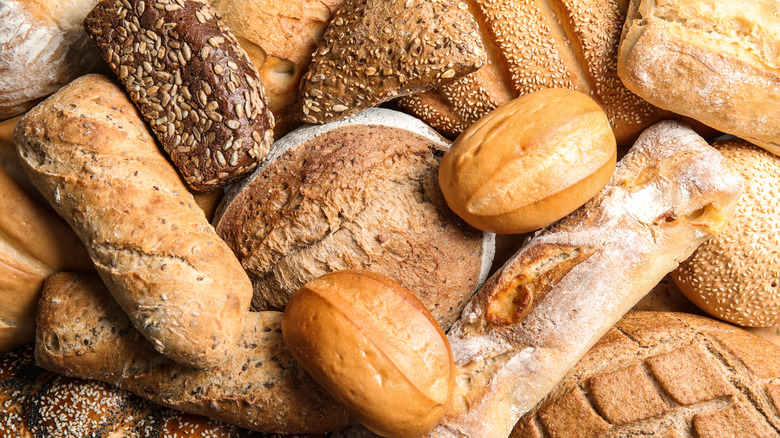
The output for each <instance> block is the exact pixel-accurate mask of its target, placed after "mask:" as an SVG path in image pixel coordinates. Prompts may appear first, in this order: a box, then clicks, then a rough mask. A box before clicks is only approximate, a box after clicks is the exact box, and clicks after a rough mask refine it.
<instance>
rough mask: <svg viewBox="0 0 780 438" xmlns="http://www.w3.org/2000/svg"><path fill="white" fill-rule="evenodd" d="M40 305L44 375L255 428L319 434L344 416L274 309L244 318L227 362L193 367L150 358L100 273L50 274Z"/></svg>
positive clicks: (39, 357)
mask: <svg viewBox="0 0 780 438" xmlns="http://www.w3.org/2000/svg"><path fill="white" fill-rule="evenodd" d="M39 308H40V310H39V313H38V332H37V337H36V344H35V359H36V362H37V363H38V365H39V366H42V367H44V368H46V369H49V370H52V371H56V372H59V373H63V374H65V375H68V376H73V377H82V378H88V379H95V380H100V381H103V382H107V383H111V384H113V385H116V386H118V387H120V388H123V389H126V390H128V391H130V392H133V393H135V394H137V395H139V396H141V397H144V398H146V399H149V400H151V401H153V402H155V403H159V404H162V405H164V406H168V407H172V408H176V409H179V410H182V411H184V412H190V413H195V414H199V415H205V416H207V417H210V418H214V419H217V420H221V421H225V422H227V423H230V424H235V425H238V426H241V427H245V428H248V429H253V430H257V431H263V432H275V433H308V432H325V431H329V430H333V429H336V428H338V427H341V426H343V425H344V424H346V422H347V420H348V417H347V414H346V412H345V411H344V408H343V407H341V406H340V405H338V403H336V402H335V401H334V400H333V399H332V398H331V397H330V396H329V395H328V394H327V393H326V392H325V391H324V390H323V389H322V388H321V387H320V386H319V385H317V383H316V382H314V381H313V380H312V379H311V377H309V376H308V374H306V373H305V372H304V371H303V369H302V368H301V367H300V366H299V365H298V364H297V363H296V362H295V360H294V359H293V358H292V356H290V353H289V352H288V351H287V349H286V348H285V346H284V342H283V341H282V334H281V320H282V314H281V313H280V312H259V313H255V312H252V313H250V314H249V316H248V317H247V318H246V325H245V326H244V330H243V332H242V334H241V338H240V342H239V345H238V346H237V347H236V348H234V349H233V350H232V351H231V355H230V357H229V358H228V359H227V361H226V362H225V363H224V364H222V365H221V366H218V367H214V368H211V369H208V370H198V369H194V368H189V367H184V366H181V365H179V364H176V363H174V362H172V361H171V360H169V359H167V358H166V357H165V356H163V355H161V354H159V353H157V352H155V351H154V350H153V348H152V346H151V345H150V344H149V343H148V342H146V340H145V339H144V338H143V337H142V336H141V334H140V333H139V332H138V331H137V330H135V329H134V328H133V326H132V324H131V323H130V320H129V319H128V318H127V315H125V313H124V312H123V311H122V309H120V308H119V306H118V305H117V304H116V302H115V301H114V300H113V299H111V297H110V296H109V295H108V294H107V293H106V290H105V286H104V285H103V284H102V283H101V282H100V280H99V279H98V278H96V277H89V276H84V275H81V276H79V275H76V274H70V273H59V274H55V275H53V276H51V277H49V278H48V279H47V280H46V284H45V287H44V291H43V296H42V297H41V303H40V306H39Z"/></svg>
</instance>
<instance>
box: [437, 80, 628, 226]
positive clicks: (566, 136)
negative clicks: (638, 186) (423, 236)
mask: <svg viewBox="0 0 780 438" xmlns="http://www.w3.org/2000/svg"><path fill="white" fill-rule="evenodd" d="M616 157H617V150H616V148H615V136H614V134H613V133H612V129H611V128H610V126H609V121H608V120H607V117H606V115H605V114H604V112H603V111H602V110H601V108H600V107H599V106H598V105H597V104H596V102H594V101H593V99H591V98H589V97H588V96H586V95H584V94H582V93H580V92H578V91H574V90H569V89H565V88H558V89H545V90H539V91H536V92H533V93H529V94H527V95H525V96H521V97H519V98H517V99H515V100H513V101H511V102H509V103H507V104H505V105H502V106H501V107H499V108H497V109H495V110H494V111H491V112H490V113H488V114H487V115H486V116H484V117H483V118H481V119H479V121H478V122H477V123H475V124H473V125H471V126H470V127H469V128H467V129H466V130H465V131H463V133H462V134H461V135H460V136H458V139H457V140H455V143H454V144H453V145H452V147H451V148H450V149H449V150H448V151H447V153H446V154H444V158H442V162H441V169H440V171H439V185H440V186H441V190H442V193H443V194H444V198H445V199H446V200H447V205H449V206H450V208H452V210H453V211H454V212H455V213H456V214H457V215H458V216H460V217H461V218H463V219H464V220H465V221H466V222H468V223H469V224H471V225H472V226H474V227H476V228H479V229H480V230H485V231H490V232H494V233H502V234H520V233H527V232H529V231H534V230H536V229H539V228H541V227H543V226H546V225H549V224H551V223H553V222H555V221H557V220H558V219H560V218H562V217H564V216H566V215H567V214H569V213H571V212H572V211H574V210H575V209H577V208H578V207H580V206H581V205H582V204H584V203H585V202H587V201H588V200H589V199H590V198H592V197H593V196H594V195H595V194H596V193H597V192H598V191H599V190H601V189H602V188H603V187H604V185H605V184H607V181H609V178H610V177H611V176H612V172H613V171H614V170H615V160H616Z"/></svg>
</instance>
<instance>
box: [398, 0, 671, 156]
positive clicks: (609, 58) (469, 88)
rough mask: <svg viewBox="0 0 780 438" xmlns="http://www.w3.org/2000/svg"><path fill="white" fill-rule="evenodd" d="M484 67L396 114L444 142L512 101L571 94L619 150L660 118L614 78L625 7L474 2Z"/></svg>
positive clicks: (600, 2) (607, 2)
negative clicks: (407, 115) (594, 113)
mask: <svg viewBox="0 0 780 438" xmlns="http://www.w3.org/2000/svg"><path fill="white" fill-rule="evenodd" d="M469 3H470V5H471V7H470V10H471V11H472V13H473V14H474V16H475V17H477V20H478V22H479V24H480V30H481V33H482V38H483V40H484V45H485V47H486V49H487V52H488V62H487V64H486V65H485V66H484V67H482V68H481V69H480V70H478V71H477V72H475V73H472V74H470V75H467V76H465V77H463V78H461V79H459V80H457V81H455V82H454V83H452V84H447V85H444V86H441V87H439V88H437V89H436V90H434V91H431V92H426V93H422V94H416V95H412V96H409V97H405V98H402V99H401V100H400V101H399V104H400V105H401V107H402V108H404V109H405V110H407V111H410V112H411V113H412V114H414V115H416V116H418V117H420V118H421V119H422V120H423V121H425V122H426V123H429V124H430V125H431V126H433V127H434V128H436V129H437V130H438V131H439V132H442V133H443V134H444V135H446V136H448V137H453V138H454V137H455V136H457V135H458V134H459V133H460V132H461V131H463V130H464V129H465V128H466V127H468V126H469V125H471V124H472V123H474V122H475V121H477V120H478V119H479V118H480V117H482V116H483V115H485V114H487V113H488V112H489V111H490V110H492V109H494V108H496V107H497V106H499V105H501V104H503V103H506V102H508V101H510V100H512V99H513V98H515V97H517V96H518V95H523V94H527V93H530V92H532V91H536V90H540V89H542V88H572V89H575V90H578V91H581V92H583V93H585V94H588V95H590V96H591V97H593V99H594V100H595V101H596V102H598V103H599V104H600V105H601V106H602V108H603V109H604V111H605V112H606V113H607V116H608V117H609V121H610V123H611V124H612V127H613V129H614V130H615V137H616V139H617V142H618V144H620V145H626V144H628V145H630V144H631V142H632V141H633V140H634V139H635V138H636V136H637V135H639V133H640V132H642V130H643V129H645V128H646V127H648V126H650V125H651V124H653V123H654V122H656V121H658V120H660V118H661V117H663V114H664V113H663V112H662V111H659V110H658V109H657V108H654V107H653V106H651V105H650V104H648V103H647V102H645V101H643V100H642V99H640V98H639V97H637V96H636V95H634V94H633V93H631V92H630V91H628V89H626V88H625V87H624V86H623V84H622V83H621V82H620V79H619V78H618V76H617V48H618V43H619V40H620V32H621V29H622V26H623V23H624V21H625V18H626V9H627V1H625V0H585V1H583V0H564V1H561V2H552V1H541V2H529V1H525V0H475V1H473V2H469Z"/></svg>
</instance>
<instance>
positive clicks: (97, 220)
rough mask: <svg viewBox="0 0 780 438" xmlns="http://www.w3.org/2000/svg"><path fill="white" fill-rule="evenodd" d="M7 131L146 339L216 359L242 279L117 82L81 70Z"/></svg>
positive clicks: (237, 326) (227, 345)
mask: <svg viewBox="0 0 780 438" xmlns="http://www.w3.org/2000/svg"><path fill="white" fill-rule="evenodd" d="M15 138H16V145H17V150H18V152H19V155H20V157H21V163H22V165H23V166H24V167H25V171H26V172H27V174H28V176H29V177H30V179H31V181H32V182H33V184H34V185H35V186H36V187H37V188H38V190H40V191H41V193H43V195H44V197H45V198H46V199H47V200H48V201H49V203H50V204H51V206H52V207H53V208H54V209H55V211H57V212H58V213H59V214H60V215H61V216H62V217H63V218H64V219H65V220H66V221H67V222H68V224H70V226H71V227H72V228H73V229H74V231H76V234H77V235H78V236H79V238H80V239H81V240H82V241H83V242H84V244H85V245H86V247H87V251H88V252H89V255H90V258H91V259H92V261H93V263H94V264H95V266H96V268H97V270H98V273H99V274H100V275H101V277H102V278H103V280H104V281H105V282H106V284H107V286H108V288H109V290H110V291H111V294H112V295H113V296H114V298H116V300H117V301H118V302H119V304H120V305H121V306H122V308H123V309H124V310H125V311H126V312H127V313H128V315H129V316H130V319H131V320H132V321H133V324H134V325H135V326H136V327H137V328H138V329H139V330H140V331H141V332H142V333H143V334H144V336H146V337H147V339H148V340H149V341H151V342H152V344H153V345H154V346H155V348H156V349H157V350H158V351H160V352H162V353H164V354H166V355H168V356H169V357H171V358H172V359H174V360H176V361H178V362H180V363H182V364H185V365H189V366H193V367H200V368H204V367H209V366H214V365H217V364H219V363H220V362H223V361H225V360H227V358H228V357H229V356H230V351H231V350H232V349H234V348H235V345H236V343H237V341H238V336H239V334H240V332H241V328H242V321H243V319H244V316H245V315H246V312H247V309H248V307H249V302H250V300H251V297H252V284H251V283H250V281H249V278H248V277H247V275H246V274H245V273H244V271H243V269H242V268H241V265H240V264H239V262H238V260H236V258H235V256H234V255H233V253H232V252H231V251H230V248H228V247H227V245H226V244H225V243H224V242H223V241H222V240H221V239H220V238H219V237H218V236H217V234H216V232H215V231H214V228H213V227H211V225H209V223H208V221H207V220H206V217H205V215H204V214H203V211H202V210H200V209H199V208H198V206H197V205H196V203H195V200H194V199H193V197H192V195H191V194H190V193H189V192H187V188H186V186H185V185H184V183H183V182H182V180H181V178H180V177H179V175H178V174H177V173H176V171H175V169H174V168H173V167H172V166H171V165H170V163H169V162H168V161H167V160H166V159H165V157H164V155H163V154H162V152H161V151H160V150H159V148H158V147H157V145H156V144H155V142H154V140H153V139H152V137H151V135H150V133H149V131H148V129H147V127H146V126H145V125H144V123H143V120H141V118H140V117H139V115H138V112H137V110H136V108H135V107H134V106H133V104H132V102H130V101H129V100H128V99H127V96H126V95H125V94H124V92H123V91H122V89H121V88H119V87H118V86H117V85H116V84H114V83H113V82H112V81H111V80H109V79H108V78H106V77H105V76H100V75H87V76H83V77H81V78H79V79H77V80H75V81H73V82H72V83H70V84H69V85H67V86H65V87H63V88H61V89H60V90H59V91H58V92H57V93H56V94H54V95H53V96H51V97H50V98H48V99H47V100H45V101H44V102H43V103H41V104H39V105H38V106H36V107H35V108H34V109H33V110H31V111H30V112H29V113H27V114H26V115H25V116H24V117H23V118H22V120H21V121H20V122H19V125H18V126H17V128H16V132H15Z"/></svg>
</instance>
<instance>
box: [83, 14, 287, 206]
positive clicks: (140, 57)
mask: <svg viewBox="0 0 780 438" xmlns="http://www.w3.org/2000/svg"><path fill="white" fill-rule="evenodd" d="M84 27H85V29H86V30H87V33H88V34H89V36H90V37H91V38H92V40H93V41H94V42H95V44H96V45H97V47H98V50H99V51H100V53H101V54H102V55H103V58H104V59H105V60H106V62H108V63H109V65H110V66H111V69H112V70H113V71H114V73H115V74H116V75H117V77H118V78H119V81H120V82H121V83H122V85H123V86H124V87H125V89H126V90H127V92H128V93H129V95H130V98H131V99H132V100H133V102H134V103H135V104H136V106H138V108H139V110H140V111H141V114H142V115H143V117H144V119H145V120H146V121H147V122H148V123H149V125H150V126H151V127H152V131H153V132H154V134H155V136H156V137H157V139H158V140H159V141H160V143H161V144H162V145H163V147H164V148H165V150H166V152H168V154H169V155H170V156H171V159H172V160H173V163H174V164H175V165H176V167H177V168H178V169H179V171H180V172H181V174H182V175H183V176H184V179H185V181H186V182H187V184H188V185H189V186H190V187H191V188H193V189H195V190H198V191H210V190H215V189H218V188H221V187H224V186H226V185H228V184H229V183H230V182H231V181H233V180H235V179H237V178H239V177H241V176H242V175H244V174H246V173H247V172H249V171H251V170H252V169H254V168H255V167H256V166H257V164H258V163H260V162H261V161H262V160H263V159H264V158H265V156H266V154H267V153H268V149H269V147H270V145H271V142H272V141H273V132H272V130H273V126H274V119H273V115H272V114H271V112H270V111H268V109H267V108H266V105H265V102H264V98H263V87H262V84H261V83H260V79H259V76H258V73H257V69H256V68H255V67H254V66H253V65H252V62H251V61H250V60H249V58H248V57H247V55H246V52H245V51H244V49H242V48H241V47H240V46H239V44H238V41H236V38H235V37H234V36H233V35H232V34H231V33H230V32H229V31H228V29H226V28H225V27H224V26H223V25H222V24H221V22H220V20H219V17H218V16H217V13H216V11H214V9H213V8H212V7H211V6H209V5H207V4H206V3H203V2H201V1H197V0H103V1H101V2H100V3H98V5H97V6H96V7H95V8H94V9H93V10H92V11H91V12H90V13H89V15H87V17H86V19H85V20H84Z"/></svg>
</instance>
